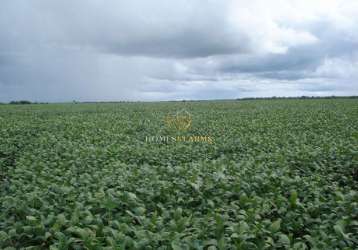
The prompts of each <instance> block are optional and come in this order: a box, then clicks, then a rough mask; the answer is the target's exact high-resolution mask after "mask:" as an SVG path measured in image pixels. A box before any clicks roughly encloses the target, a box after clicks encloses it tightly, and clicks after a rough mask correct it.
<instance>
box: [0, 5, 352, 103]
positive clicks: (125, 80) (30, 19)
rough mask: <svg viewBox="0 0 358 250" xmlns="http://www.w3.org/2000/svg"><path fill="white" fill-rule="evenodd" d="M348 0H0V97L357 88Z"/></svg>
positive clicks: (153, 96)
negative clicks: (0, 1)
mask: <svg viewBox="0 0 358 250" xmlns="http://www.w3.org/2000/svg"><path fill="white" fill-rule="evenodd" d="M357 26H358V3H356V1H347V0H315V1H309V0H270V1H264V0H251V1H243V0H236V1H234V0H232V1H231V0H220V1H219V0H173V1H165V0H153V1H147V2H146V1H139V0H133V1H130V2H129V1H116V0H108V1H102V0H86V1H85V0H77V1H60V0H53V1H46V0H33V1H23V0H4V1H2V3H1V8H0V37H1V39H0V101H10V100H15V99H30V100H36V101H70V100H81V101H99V100H107V101H108V100H180V99H221V98H237V97H247V96H274V95H275V96H299V95H353V94H355V95H358V83H357V80H358V67H357V66H358V33H357V32H356V31H355V30H356V27H357Z"/></svg>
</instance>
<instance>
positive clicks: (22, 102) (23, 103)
mask: <svg viewBox="0 0 358 250" xmlns="http://www.w3.org/2000/svg"><path fill="white" fill-rule="evenodd" d="M9 104H10V105H29V104H48V103H47V102H31V101H28V100H20V101H11V102H9Z"/></svg>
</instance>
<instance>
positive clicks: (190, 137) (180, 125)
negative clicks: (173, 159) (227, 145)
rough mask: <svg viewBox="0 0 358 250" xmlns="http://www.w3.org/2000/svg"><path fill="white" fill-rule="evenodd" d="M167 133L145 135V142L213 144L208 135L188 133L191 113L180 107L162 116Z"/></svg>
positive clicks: (191, 122) (211, 138)
mask: <svg viewBox="0 0 358 250" xmlns="http://www.w3.org/2000/svg"><path fill="white" fill-rule="evenodd" d="M164 125H165V127H166V128H167V129H168V132H167V134H164V135H163V134H160V135H151V136H146V137H145V141H146V142H147V143H165V144H169V143H208V144H213V143H214V138H213V137H212V136H210V135H202V134H190V133H189V131H190V129H191V127H192V125H193V119H192V114H191V113H189V112H188V111H187V110H185V109H182V110H179V111H177V112H175V113H172V114H168V115H166V116H165V117H164Z"/></svg>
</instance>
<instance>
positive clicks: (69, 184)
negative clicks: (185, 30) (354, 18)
mask: <svg viewBox="0 0 358 250" xmlns="http://www.w3.org/2000/svg"><path fill="white" fill-rule="evenodd" d="M183 108H185V109H186V110H188V111H189V112H190V114H191V115H192V128H191V130H190V131H185V132H180V133H184V134H185V135H190V134H195V135H210V136H212V137H213V138H214V141H215V143H214V144H208V143H190V142H180V143H167V142H163V143H147V142H145V139H144V138H145V136H154V135H168V134H170V133H173V132H172V131H168V130H167V128H166V127H165V123H164V122H163V118H164V117H165V115H167V114H168V113H172V112H175V111H176V110H181V109H183ZM0 125H1V127H0V140H1V141H0V182H1V183H0V248H1V249H52V250H55V249H61V250H62V249H174V250H177V249H250V250H251V249H297V250H299V249H300V250H304V249H346V250H348V249H357V246H358V239H357V235H358V194H357V186H358V185H357V181H358V178H357V175H358V174H357V173H358V102H357V100H354V99H351V100H349V99H346V100H340V99H331V100H256V101H240V102H235V101H221V102H219V101H218V102H185V103H184V102H178V103H119V104H105V103H103V104H48V105H35V106H32V105H31V106H27V105H24V106H16V105H15V106H11V105H10V106H7V105H4V106H1V107H0Z"/></svg>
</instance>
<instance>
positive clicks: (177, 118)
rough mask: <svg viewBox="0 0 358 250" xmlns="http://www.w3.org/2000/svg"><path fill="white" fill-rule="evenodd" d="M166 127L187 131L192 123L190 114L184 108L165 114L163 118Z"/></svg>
mask: <svg viewBox="0 0 358 250" xmlns="http://www.w3.org/2000/svg"><path fill="white" fill-rule="evenodd" d="M164 122H165V125H166V126H167V128H169V129H172V130H178V131H187V130H189V129H190V127H191V124H192V116H191V114H190V113H189V112H188V111H186V110H185V109H183V110H180V111H178V112H176V113H175V114H171V115H166V116H165V118H164Z"/></svg>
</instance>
